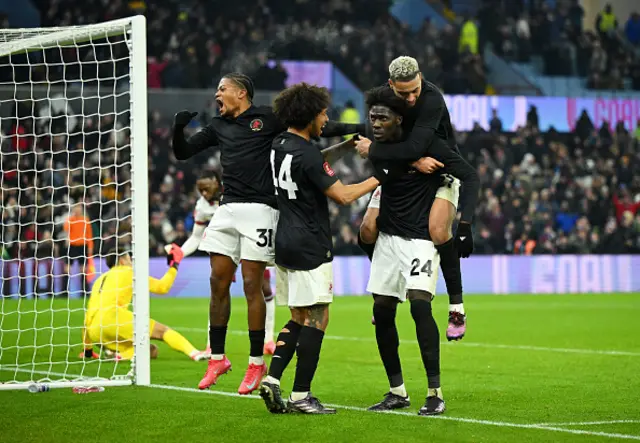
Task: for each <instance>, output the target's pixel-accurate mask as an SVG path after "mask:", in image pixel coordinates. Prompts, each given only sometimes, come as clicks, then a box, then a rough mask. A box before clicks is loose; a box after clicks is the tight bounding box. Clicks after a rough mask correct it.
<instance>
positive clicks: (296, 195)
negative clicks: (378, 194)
mask: <svg viewBox="0 0 640 443" xmlns="http://www.w3.org/2000/svg"><path fill="white" fill-rule="evenodd" d="M329 102H330V96H329V92H328V91H327V89H326V88H320V87H317V86H311V85H308V84H306V83H300V84H296V85H293V86H291V87H290V88H288V89H286V90H284V91H282V92H281V93H280V94H279V95H278V97H277V98H276V99H275V102H274V110H275V113H276V115H277V116H278V118H279V119H280V120H281V121H282V122H283V123H284V124H285V125H286V126H287V127H288V130H287V132H285V133H283V134H282V135H280V136H279V137H277V138H276V139H275V140H274V141H273V151H272V152H271V161H272V164H273V172H274V182H275V184H276V189H277V192H278V207H279V208H280V218H279V220H278V229H277V231H276V239H275V252H276V265H277V267H276V284H277V288H278V290H277V293H276V298H277V300H278V303H279V304H284V305H287V306H289V309H290V311H291V319H290V320H289V322H288V323H287V324H286V325H285V326H284V327H283V328H282V330H281V331H280V334H279V335H278V338H277V344H278V346H277V347H276V352H275V354H274V355H273V360H272V362H271V368H270V369H269V375H268V376H267V377H266V378H265V379H264V380H263V381H262V383H261V384H260V395H261V396H262V398H263V399H264V401H265V403H266V405H267V409H268V410H269V411H271V412H273V413H282V412H299V413H304V414H332V413H335V409H331V408H325V407H324V406H323V405H322V404H321V403H320V402H319V401H318V399H317V398H316V397H314V396H313V395H312V394H311V382H312V380H313V376H314V374H315V372H316V368H317V366H318V360H319V358H320V349H321V347H322V340H323V337H324V331H325V330H326V328H327V324H328V321H329V304H330V303H331V302H332V300H333V268H332V261H333V244H332V239H331V228H330V224H329V208H328V204H327V197H329V198H331V199H332V200H334V201H335V202H337V203H339V204H342V205H347V204H350V203H351V202H353V201H355V200H356V199H358V198H360V197H361V196H363V195H365V194H367V193H369V192H371V191H373V190H374V189H375V188H376V186H377V185H378V181H377V180H376V179H375V178H370V179H368V180H366V181H364V182H362V183H358V184H353V185H344V184H342V182H340V180H338V178H337V177H335V174H334V172H333V170H332V169H331V166H330V165H329V163H328V162H327V161H326V157H323V154H322V153H321V152H320V151H319V150H318V148H317V147H316V146H314V145H313V144H312V143H311V142H310V139H311V138H314V137H316V136H318V135H320V133H321V132H322V130H323V129H322V128H323V126H325V124H326V123H327V121H328V117H327V107H328V106H329ZM341 146H346V147H347V152H348V151H349V150H353V147H352V146H353V141H351V140H348V141H346V142H343V143H341V144H340V145H336V147H335V148H337V149H335V150H334V149H333V148H332V149H330V150H332V151H334V153H335V151H336V150H340V147H341ZM294 353H295V354H297V356H298V364H297V367H296V374H295V379H294V383H293V391H292V392H291V396H290V397H289V401H288V402H287V403H285V402H284V400H283V399H282V396H281V392H280V378H281V377H282V374H283V372H284V370H285V368H286V367H287V365H288V364H289V362H290V361H291V359H292V358H293V354H294Z"/></svg>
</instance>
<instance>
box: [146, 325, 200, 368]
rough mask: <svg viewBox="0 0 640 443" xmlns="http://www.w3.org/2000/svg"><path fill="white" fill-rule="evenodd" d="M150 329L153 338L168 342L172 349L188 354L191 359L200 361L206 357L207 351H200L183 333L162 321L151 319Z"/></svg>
mask: <svg viewBox="0 0 640 443" xmlns="http://www.w3.org/2000/svg"><path fill="white" fill-rule="evenodd" d="M149 330H150V331H151V339H152V340H162V341H164V342H165V343H166V344H168V345H169V346H170V347H171V348H172V349H174V350H176V351H178V352H182V353H183V354H184V355H186V356H188V357H189V358H190V359H191V360H194V361H199V360H204V359H205V358H206V356H205V353H204V352H202V351H198V350H197V349H196V348H195V346H193V345H192V344H191V342H189V340H187V339H186V338H185V337H184V336H183V335H182V334H180V333H179V332H176V331H174V330H173V329H171V328H169V327H168V326H166V325H163V324H162V323H158V322H157V321H155V320H153V319H151V320H150V324H149Z"/></svg>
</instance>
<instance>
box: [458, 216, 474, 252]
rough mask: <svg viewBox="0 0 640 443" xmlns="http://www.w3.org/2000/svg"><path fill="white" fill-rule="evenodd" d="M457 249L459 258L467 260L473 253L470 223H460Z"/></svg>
mask: <svg viewBox="0 0 640 443" xmlns="http://www.w3.org/2000/svg"><path fill="white" fill-rule="evenodd" d="M455 245H456V249H457V250H458V257H463V258H467V257H469V256H470V255H471V253H472V252H473V234H472V232H471V224H470V223H459V224H458V229H457V231H456V241H455Z"/></svg>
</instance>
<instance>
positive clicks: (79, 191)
mask: <svg viewBox="0 0 640 443" xmlns="http://www.w3.org/2000/svg"><path fill="white" fill-rule="evenodd" d="M146 59H147V57H146V20H145V18H144V17H143V16H135V17H130V18H125V19H120V20H114V21H109V22H105V23H98V24H92V25H85V26H69V27H56V28H32V29H3V30H0V116H1V117H2V120H1V122H2V130H3V133H2V155H1V156H0V169H1V170H2V173H0V185H1V187H0V191H1V194H2V195H1V196H0V198H1V199H2V206H3V207H2V208H1V209H0V212H1V213H2V217H1V218H0V220H1V223H2V224H1V226H0V235H1V236H2V246H3V247H2V256H1V257H0V269H1V270H2V273H1V274H0V275H1V279H0V288H1V292H0V303H1V305H0V308H1V310H0V390H3V389H26V388H28V387H29V386H30V385H32V384H33V383H43V384H46V385H48V386H49V387H52V388H55V387H71V386H87V385H91V386H121V385H131V384H138V385H148V384H149V383H150V364H149V281H148V280H149V279H148V277H149V250H148V249H149V247H148V245H149V241H148V179H147V174H148V153H147V151H148V148H147V67H146V63H147V60H146ZM77 204H79V205H81V206H82V207H83V208H84V209H85V210H87V212H88V214H93V219H92V220H91V221H92V228H93V229H92V232H93V234H92V235H93V244H94V245H95V250H94V255H95V258H96V263H98V264H99V263H102V260H99V258H100V257H101V256H104V255H105V254H106V252H107V248H108V247H109V245H111V246H116V245H118V246H119V247H120V249H121V250H122V248H127V249H128V250H129V252H130V253H131V256H132V259H133V268H134V280H133V302H132V305H133V306H132V307H131V309H132V311H133V313H134V315H133V318H134V320H133V325H127V326H129V327H131V326H133V330H134V340H133V341H134V346H135V356H134V358H133V359H132V360H131V362H128V361H127V362H125V361H118V360H116V358H115V356H114V355H111V356H108V355H107V352H102V354H101V358H100V359H93V360H91V359H86V360H85V359H81V358H79V354H80V353H81V352H82V351H83V341H82V328H83V324H84V314H85V306H86V302H87V295H86V294H83V295H79V293H78V291H75V292H74V291H73V290H71V289H70V287H69V286H67V287H64V288H63V287H61V286H62V284H63V283H64V284H68V285H71V284H72V283H73V281H77V279H81V278H83V275H80V274H79V273H78V271H77V269H78V265H77V263H76V264H75V265H74V266H73V267H71V269H70V270H69V274H68V275H69V277H68V278H62V277H60V273H61V272H63V269H64V268H65V265H67V264H68V263H69V259H68V257H67V256H68V253H67V250H68V249H67V244H66V240H65V236H64V229H63V227H64V220H65V219H66V217H67V215H68V213H69V211H70V209H71V208H72V207H74V206H77ZM44 231H48V234H51V237H49V236H48V234H47V235H43V234H44ZM27 232H29V233H33V234H31V235H32V237H29V241H30V243H29V244H28V243H27V242H26V240H25V238H26V237H25V234H26V233H27ZM51 240H53V241H51ZM47 242H48V244H49V246H50V248H49V249H47V248H48V247H47V246H46V243H47ZM11 245H13V246H14V247H13V248H12V247H11ZM30 245H31V246H30ZM51 245H54V246H51ZM39 247H40V248H39ZM49 250H50V251H51V252H48V253H43V251H49ZM43 270H44V271H43ZM96 271H97V273H102V272H105V271H106V269H105V268H103V267H102V266H100V265H98V269H96ZM73 272H76V274H75V275H74V274H73ZM43 285H44V286H45V287H46V288H48V291H50V294H48V295H45V294H43V293H42V290H41V289H42V287H43ZM38 292H39V293H40V295H41V296H36V295H35V294H36V293H38ZM45 292H46V291H45ZM65 292H66V293H67V294H68V295H69V297H68V298H65V297H61V294H63V293H65ZM51 294H53V296H51ZM80 294H82V293H80ZM42 295H45V296H44V297H43V296H42Z"/></svg>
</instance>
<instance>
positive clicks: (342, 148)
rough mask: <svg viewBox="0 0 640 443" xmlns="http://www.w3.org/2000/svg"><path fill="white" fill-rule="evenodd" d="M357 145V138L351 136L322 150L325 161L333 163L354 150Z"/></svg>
mask: <svg viewBox="0 0 640 443" xmlns="http://www.w3.org/2000/svg"><path fill="white" fill-rule="evenodd" d="M355 145H356V139H355V137H354V138H350V139H349V140H345V141H343V142H341V143H338V144H335V145H332V146H329V147H328V148H325V149H323V150H322V151H320V152H322V156H323V157H324V161H326V162H327V163H329V164H331V163H333V162H335V161H338V160H340V159H341V158H342V157H344V156H345V155H346V154H347V153H349V152H352V151H353V148H354V147H355Z"/></svg>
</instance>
